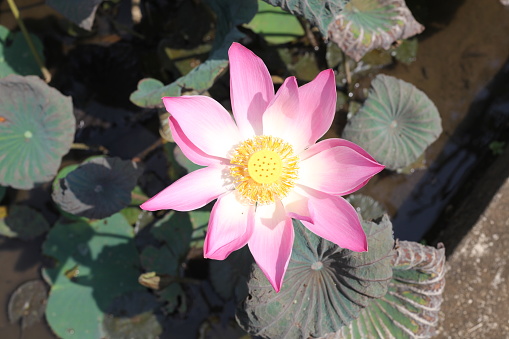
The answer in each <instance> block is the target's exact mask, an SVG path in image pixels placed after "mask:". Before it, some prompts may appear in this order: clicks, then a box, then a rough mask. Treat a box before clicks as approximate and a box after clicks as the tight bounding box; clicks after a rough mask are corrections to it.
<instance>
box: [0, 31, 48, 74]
mask: <svg viewBox="0 0 509 339" xmlns="http://www.w3.org/2000/svg"><path fill="white" fill-rule="evenodd" d="M30 38H31V39H32V42H33V44H34V47H35V50H36V51H37V53H38V54H39V55H41V56H43V55H44V53H43V51H42V49H43V47H42V42H41V40H39V38H38V37H37V36H35V35H33V34H30ZM43 62H44V60H43ZM9 74H18V75H40V74H41V69H40V68H39V66H38V65H37V62H35V58H34V56H33V54H32V52H31V51H30V48H29V47H28V44H27V42H26V39H25V38H24V37H23V34H22V33H20V32H15V33H12V32H11V31H9V29H8V28H6V27H4V26H1V25H0V78H3V77H6V76H8V75H9Z"/></svg>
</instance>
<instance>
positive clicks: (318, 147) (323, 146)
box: [299, 138, 376, 161]
mask: <svg viewBox="0 0 509 339" xmlns="http://www.w3.org/2000/svg"><path fill="white" fill-rule="evenodd" d="M338 146H346V147H349V148H351V149H353V150H354V151H356V152H357V153H359V154H361V155H363V156H364V157H366V158H368V159H370V160H373V161H376V160H375V159H374V158H373V157H372V156H371V155H370V154H369V153H368V152H366V151H365V150H364V149H363V148H362V147H361V146H359V145H357V144H354V143H353V142H351V141H348V140H346V139H340V138H331V139H325V140H322V141H320V142H317V143H316V144H314V145H312V146H311V147H309V148H308V149H307V150H305V151H304V152H302V153H301V154H299V157H300V160H301V161H303V160H305V159H307V158H309V157H312V156H313V155H315V154H317V153H320V152H322V151H325V150H327V149H329V148H333V147H338Z"/></svg>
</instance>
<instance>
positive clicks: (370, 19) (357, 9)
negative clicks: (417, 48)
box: [331, 0, 424, 61]
mask: <svg viewBox="0 0 509 339" xmlns="http://www.w3.org/2000/svg"><path fill="white" fill-rule="evenodd" d="M333 26H334V28H333V29H331V40H332V41H334V42H335V43H337V44H338V45H339V47H341V49H342V50H343V51H344V52H345V53H346V54H347V55H349V56H350V57H352V58H353V59H355V60H356V61H359V60H360V59H361V58H362V57H363V56H364V54H366V53H367V52H368V51H370V50H373V49H375V48H385V49H388V48H389V47H391V45H392V43H393V42H395V41H396V40H400V39H406V38H409V37H411V36H413V35H415V34H418V33H420V32H422V30H423V29H424V27H423V26H422V25H421V24H419V23H418V22H417V21H416V20H415V19H414V17H413V16H412V13H411V12H410V10H409V9H408V7H407V6H406V4H405V1H404V0H351V1H350V2H349V3H348V4H347V5H346V6H345V7H344V10H343V11H342V12H341V13H340V14H339V15H338V16H337V17H336V21H335V22H334V25H333Z"/></svg>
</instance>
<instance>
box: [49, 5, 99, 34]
mask: <svg viewBox="0 0 509 339" xmlns="http://www.w3.org/2000/svg"><path fill="white" fill-rule="evenodd" d="M102 1H103V0H74V1H68V0H46V4H47V5H49V6H51V7H53V8H54V9H56V10H57V11H58V12H60V14H62V15H63V16H65V17H66V18H67V19H69V20H70V21H72V22H74V23H75V24H76V25H78V26H80V27H81V28H83V29H86V30H91V29H92V24H93V23H94V18H95V12H96V10H97V7H98V6H99V4H100V3H101V2H102Z"/></svg>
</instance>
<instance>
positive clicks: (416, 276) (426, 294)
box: [325, 241, 445, 339]
mask: <svg viewBox="0 0 509 339" xmlns="http://www.w3.org/2000/svg"><path fill="white" fill-rule="evenodd" d="M393 265H394V268H393V272H394V273H393V275H394V277H393V279H392V281H391V283H390V284H389V290H388V292H387V294H386V295H385V296H384V297H382V298H380V299H377V300H374V301H372V302H371V304H370V305H369V306H368V307H367V308H365V309H364V310H362V312H361V315H360V317H359V318H357V319H356V320H354V321H353V322H352V323H351V324H349V325H348V326H346V327H343V328H342V329H341V330H340V331H338V333H336V334H334V335H329V336H326V337H325V338H326V339H347V338H348V339H350V338H351V339H354V338H370V339H385V338H413V339H417V338H431V337H433V336H434V335H435V334H436V326H437V324H438V320H439V311H440V306H441V304H442V299H443V298H442V292H443V290H444V286H445V249H444V248H443V246H439V247H438V249H435V248H433V247H430V246H423V245H420V244H418V243H415V242H407V241H401V242H399V246H398V247H397V248H396V254H395V256H394V259H393Z"/></svg>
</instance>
